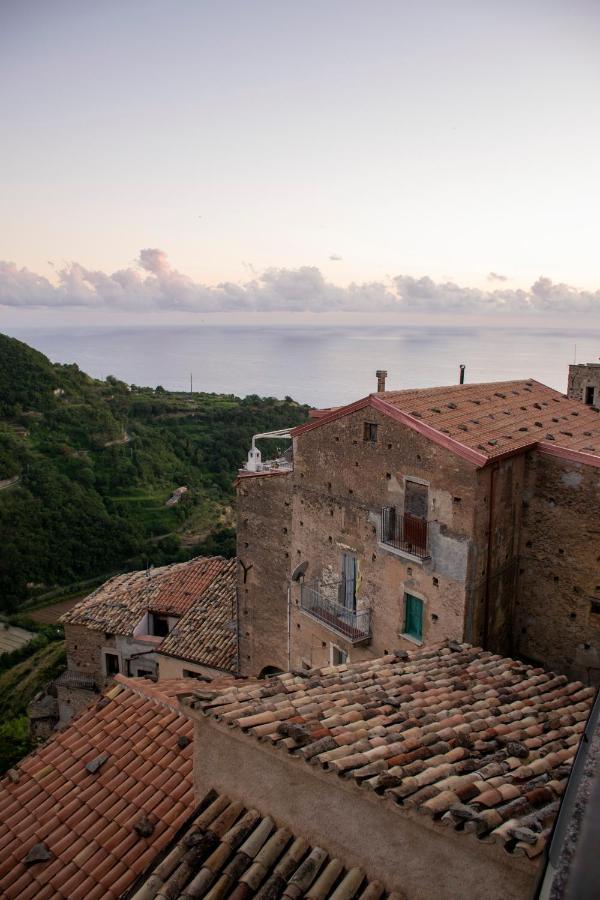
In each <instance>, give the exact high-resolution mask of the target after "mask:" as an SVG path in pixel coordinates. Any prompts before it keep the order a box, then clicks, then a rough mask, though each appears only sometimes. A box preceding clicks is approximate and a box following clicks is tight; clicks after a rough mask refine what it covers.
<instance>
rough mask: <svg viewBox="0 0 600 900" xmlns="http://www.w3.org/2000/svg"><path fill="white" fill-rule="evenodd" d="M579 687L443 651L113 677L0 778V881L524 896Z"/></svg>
mask: <svg viewBox="0 0 600 900" xmlns="http://www.w3.org/2000/svg"><path fill="white" fill-rule="evenodd" d="M594 693H595V691H594V689H593V688H590V687H585V686H584V685H582V684H581V683H570V682H568V681H567V679H566V678H565V677H564V676H560V675H559V676H556V675H553V674H552V673H549V672H545V671H543V670H542V669H535V668H532V667H531V666H528V665H526V664H524V663H522V662H517V661H515V660H511V659H507V658H503V657H500V656H498V655H495V654H492V653H490V652H486V651H481V650H479V649H477V648H473V647H470V646H468V645H466V644H456V643H452V642H450V643H444V644H441V645H438V646H435V647H427V648H420V649H415V648H414V647H413V648H412V649H411V650H410V651H407V652H403V651H398V652H396V653H393V654H389V655H387V656H384V657H380V658H378V659H372V660H365V661H363V662H357V663H353V664H351V665H340V666H337V667H331V666H327V667H324V668H321V669H312V670H310V671H306V672H298V673H288V674H284V675H281V676H279V677H278V676H275V677H273V678H271V679H267V680H260V681H259V680H256V679H239V678H238V679H236V678H233V677H231V676H222V677H220V678H217V679H215V680H214V681H212V682H211V683H210V684H199V683H198V681H197V680H195V679H183V680H167V681H160V682H159V683H158V684H156V683H153V682H151V681H149V680H148V679H143V678H141V679H140V678H127V677H125V676H123V675H117V676H116V684H115V685H114V686H113V687H112V688H111V689H110V690H109V691H108V692H107V693H105V694H104V696H102V697H101V698H100V699H99V700H98V702H96V703H95V704H94V705H93V706H91V707H90V708H89V709H87V710H86V711H85V712H83V713H82V714H81V715H79V716H77V717H76V718H75V719H74V720H73V722H72V723H71V724H70V725H69V726H68V727H66V728H65V729H63V730H62V731H60V732H58V733H57V734H55V735H54V736H53V737H52V738H51V739H50V740H49V741H48V742H47V743H46V744H45V745H44V746H43V747H41V748H39V749H38V750H37V751H36V752H34V753H32V754H30V755H29V756H27V757H26V758H25V759H24V760H22V761H21V762H20V763H18V764H17V765H16V766H15V767H14V768H13V769H11V770H10V772H8V773H7V776H6V777H5V778H3V779H2V780H1V781H0V850H1V853H0V892H1V894H2V896H3V897H7V898H9V900H12V898H14V900H17V898H19V900H34V898H35V900H38V898H44V900H53V898H60V897H68V898H69V900H101V898H107V900H108V898H113V900H114V898H118V897H128V898H131V897H134V898H135V900H150V898H157V900H158V898H160V900H165V898H180V900H191V898H206V900H209V898H210V900H248V898H253V897H256V898H259V900H272V898H277V897H286V898H289V900H300V898H301V897H307V898H309V900H326V898H331V900H438V898H440V897H443V898H444V900H464V898H465V897H476V898H479V897H483V896H484V895H485V897H486V898H490V900H526V898H529V897H530V896H531V895H532V891H533V888H534V884H535V880H536V877H537V874H538V869H539V866H540V861H541V860H542V853H543V850H544V847H545V846H546V843H547V841H548V838H549V835H550V833H551V829H552V825H553V822H554V820H555V818H556V814H557V810H558V806H559V802H560V798H561V796H562V794H563V792H564V790H565V786H566V783H567V779H568V776H569V772H570V770H571V766H572V765H573V761H574V759H575V756H576V753H577V748H578V745H579V742H580V739H581V735H582V733H583V731H584V728H585V723H586V719H587V717H588V713H589V711H590V708H591V704H592V701H593V696H594ZM595 771H596V772H597V771H598V767H596V769H595ZM572 851H573V848H572V847H570V848H569V853H570V854H571V856H572Z"/></svg>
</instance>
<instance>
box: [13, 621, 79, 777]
mask: <svg viewBox="0 0 600 900" xmlns="http://www.w3.org/2000/svg"><path fill="white" fill-rule="evenodd" d="M13 624H16V621H13ZM19 624H21V623H19ZM27 627H29V628H34V629H35V628H37V631H38V634H37V635H36V636H35V638H34V639H33V640H32V641H30V642H29V643H28V644H26V645H25V646H24V647H21V648H19V650H15V651H13V652H12V653H4V654H3V655H2V656H0V774H2V773H3V772H6V770H7V769H10V767H11V766H13V765H14V764H15V763H16V762H17V761H18V760H19V759H21V758H22V757H23V756H25V754H26V753H29V751H30V750H31V749H32V748H33V742H32V740H31V738H30V736H29V722H28V719H27V715H26V711H27V705H28V704H29V703H30V702H31V700H33V698H34V697H35V696H36V695H37V694H38V693H39V692H40V691H42V690H43V689H44V688H45V687H46V685H47V684H48V683H49V682H50V681H52V680H53V679H54V678H56V677H57V676H58V675H59V674H60V673H61V672H62V671H63V669H64V668H65V666H66V654H65V644H64V640H62V629H61V628H57V627H56V626H41V627H40V626H36V625H35V623H34V622H31V621H28V622H27Z"/></svg>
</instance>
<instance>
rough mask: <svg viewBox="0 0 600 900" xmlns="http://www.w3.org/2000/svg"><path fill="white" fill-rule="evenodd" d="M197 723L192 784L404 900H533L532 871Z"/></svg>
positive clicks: (468, 838)
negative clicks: (266, 818) (254, 813)
mask: <svg viewBox="0 0 600 900" xmlns="http://www.w3.org/2000/svg"><path fill="white" fill-rule="evenodd" d="M194 718H195V720H196V721H195V744H194V780H195V789H196V796H197V798H198V799H200V798H201V797H202V796H204V795H205V794H206V793H207V791H208V790H210V789H211V788H215V789H216V790H218V791H221V792H223V793H225V794H227V796H229V797H230V798H232V799H236V800H240V801H242V802H243V803H244V804H245V805H246V806H247V808H254V807H256V808H257V809H259V810H260V811H261V812H262V813H263V814H265V815H266V814H270V815H272V816H273V817H274V818H275V820H276V822H277V824H278V825H284V826H287V827H288V828H290V829H291V830H292V831H293V833H294V834H295V835H297V836H299V837H304V838H306V839H307V840H308V841H310V842H311V843H312V844H313V845H317V846H321V847H324V848H325V849H326V850H327V851H328V852H329V853H330V854H331V855H332V856H339V857H340V858H341V859H343V860H344V861H345V862H346V863H347V864H348V865H349V866H354V865H358V866H360V867H361V868H362V869H363V870H364V871H365V872H366V873H367V874H368V876H369V877H370V878H372V879H374V880H379V881H382V882H383V884H384V885H385V887H386V888H387V889H388V890H393V891H398V892H400V894H401V896H403V897H406V898H407V900H439V897H440V896H443V897H444V900H464V898H465V897H476V898H482V897H486V900H526V898H529V897H530V896H531V892H532V889H533V882H534V877H535V865H534V864H532V862H531V861H530V860H527V859H523V858H516V857H510V856H509V855H508V854H506V853H505V852H504V851H503V850H501V849H500V848H499V847H498V846H497V845H493V844H486V843H483V842H481V841H478V840H477V839H476V838H475V837H474V836H473V835H469V834H457V833H456V832H454V831H453V830H452V829H447V828H446V827H444V826H441V825H436V824H434V823H432V822H430V820H429V819H427V818H426V817H423V816H417V815H416V814H411V813H410V812H408V811H407V810H400V809H399V808H398V807H395V806H393V805H392V804H391V803H390V802H389V801H385V800H382V799H380V798H378V797H376V796H375V795H374V794H372V793H370V792H367V791H366V790H363V789H360V788H357V787H356V786H354V785H353V784H351V783H350V782H348V781H345V780H342V779H339V778H337V777H335V776H333V775H331V774H327V773H323V772H321V770H319V769H317V768H315V767H311V766H308V765H307V764H306V763H305V762H304V761H303V760H300V759H298V758H295V757H292V756H285V755H284V754H282V753H281V752H280V751H276V750H273V749H271V748H268V747H267V746H265V745H264V744H259V743H258V742H257V741H255V740H251V739H248V738H247V737H245V736H244V735H240V734H239V733H237V732H232V731H231V730H229V731H228V730H226V729H225V728H224V727H223V726H221V725H218V724H217V723H214V722H212V721H210V720H208V719H204V718H202V717H199V716H198V717H196V716H195V715H194Z"/></svg>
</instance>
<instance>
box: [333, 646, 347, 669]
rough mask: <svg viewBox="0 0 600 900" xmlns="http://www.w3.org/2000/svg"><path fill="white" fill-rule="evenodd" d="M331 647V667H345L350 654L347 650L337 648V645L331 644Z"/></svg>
mask: <svg viewBox="0 0 600 900" xmlns="http://www.w3.org/2000/svg"><path fill="white" fill-rule="evenodd" d="M330 647H331V665H332V666H343V665H344V663H345V662H347V661H348V653H347V652H346V650H342V649H341V648H340V647H336V645H335V644H330Z"/></svg>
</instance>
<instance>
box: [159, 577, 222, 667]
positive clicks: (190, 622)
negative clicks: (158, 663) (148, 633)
mask: <svg viewBox="0 0 600 900" xmlns="http://www.w3.org/2000/svg"><path fill="white" fill-rule="evenodd" d="M236 567H237V560H235V559H229V560H223V565H222V566H221V567H220V570H219V572H218V574H217V575H216V576H215V577H214V578H213V579H212V581H211V582H210V584H209V585H208V587H206V588H205V589H204V591H203V592H202V594H201V596H200V597H199V598H198V599H197V600H196V602H194V603H193V605H192V606H191V608H190V609H188V611H187V612H186V613H184V615H183V616H182V617H181V619H180V620H179V622H178V623H177V624H176V625H175V627H174V628H173V629H172V630H171V631H170V632H169V634H168V635H167V637H166V638H165V639H164V641H163V642H162V644H161V645H160V646H159V647H158V652H160V653H165V654H167V655H168V656H176V657H178V658H179V659H185V660H189V661H190V662H196V663H201V664H203V665H206V666H210V667H212V668H215V669H225V670H226V671H229V672H233V671H235V669H236V668H237V624H236V619H237V600H236Z"/></svg>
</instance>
